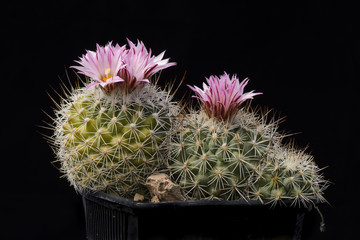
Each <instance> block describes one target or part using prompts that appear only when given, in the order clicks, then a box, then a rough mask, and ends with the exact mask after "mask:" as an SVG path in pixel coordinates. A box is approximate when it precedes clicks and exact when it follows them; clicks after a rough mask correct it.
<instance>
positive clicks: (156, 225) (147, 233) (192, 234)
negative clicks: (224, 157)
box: [83, 192, 311, 240]
mask: <svg viewBox="0 0 360 240" xmlns="http://www.w3.org/2000/svg"><path fill="white" fill-rule="evenodd" d="M83 203H84V208H85V218H86V231H87V237H88V239H90V240H94V239H99V240H120V239H121V240H125V239H126V240H137V239H154V240H155V239H156V240H162V239H171V240H173V239H174V240H176V239H188V240H190V239H193V240H195V239H203V240H204V239H206V240H210V239H296V240H299V239H301V233H302V226H303V221H304V216H305V214H306V213H307V212H309V211H310V210H311V205H309V207H308V208H305V207H302V208H294V207H286V206H277V207H275V208H270V206H269V205H263V204H261V203H260V202H258V201H251V202H249V203H248V202H245V201H207V200H206V201H185V202H160V203H140V202H133V201H131V200H128V199H124V198H120V197H115V196H112V195H108V194H105V193H103V192H97V193H85V194H83Z"/></svg>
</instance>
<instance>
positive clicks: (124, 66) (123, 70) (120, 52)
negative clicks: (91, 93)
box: [72, 39, 176, 93]
mask: <svg viewBox="0 0 360 240" xmlns="http://www.w3.org/2000/svg"><path fill="white" fill-rule="evenodd" d="M128 43H129V47H130V48H129V49H127V48H126V46H125V45H124V46H122V47H120V46H119V45H118V44H116V45H115V46H113V45H112V42H109V43H108V44H107V45H106V46H105V47H102V46H99V45H98V44H96V48H97V49H96V52H93V51H87V52H86V54H85V55H83V56H82V57H80V60H79V61H75V62H76V63H78V64H80V65H81V66H72V68H75V69H77V70H79V73H81V74H84V75H86V76H88V77H90V78H91V79H92V80H93V81H94V82H92V83H90V84H89V86H88V88H90V87H92V86H94V85H100V86H101V87H102V88H104V89H105V91H106V92H111V91H112V90H113V89H115V88H117V87H119V88H123V89H124V90H125V92H128V93H129V92H131V91H133V90H134V89H135V88H136V87H137V86H139V85H142V84H143V83H148V82H149V79H150V78H151V76H153V75H154V74H155V73H157V72H158V71H160V70H162V69H165V68H168V67H170V66H174V65H176V63H169V59H162V58H163V56H164V53H165V51H164V52H162V53H160V54H159V55H158V56H151V49H150V50H149V52H148V51H147V50H146V48H145V45H144V44H143V43H142V42H139V41H138V42H137V45H135V44H134V43H132V42H131V41H130V40H129V39H128ZM118 82H119V84H117V85H115V83H118Z"/></svg>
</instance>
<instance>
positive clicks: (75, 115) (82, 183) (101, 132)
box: [54, 84, 177, 197]
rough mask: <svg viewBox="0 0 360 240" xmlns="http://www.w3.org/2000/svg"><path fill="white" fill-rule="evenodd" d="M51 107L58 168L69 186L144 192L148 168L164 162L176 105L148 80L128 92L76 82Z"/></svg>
mask: <svg viewBox="0 0 360 240" xmlns="http://www.w3.org/2000/svg"><path fill="white" fill-rule="evenodd" d="M68 99H69V100H67V101H64V102H63V103H62V105H61V109H60V110H59V111H57V113H56V132H55V138H54V139H55V145H56V146H57V149H58V150H57V154H58V159H59V161H60V162H61V170H62V172H63V173H65V175H66V176H67V178H68V180H69V181H70V182H71V184H72V185H74V187H75V189H77V190H79V191H83V190H86V189H87V190H101V191H105V192H108V193H112V194H115V195H119V196H123V197H132V196H133V195H134V193H135V192H137V193H142V194H144V195H145V191H144V189H145V188H144V183H145V180H146V178H147V176H148V175H149V174H151V173H152V172H154V171H156V170H159V169H161V168H164V164H165V161H166V156H165V155H166V153H167V149H168V146H169V139H168V134H167V132H168V131H169V130H170V128H171V121H172V117H173V116H174V115H175V114H176V112H177V106H176V105H175V103H173V102H171V96H170V95H169V93H167V92H165V91H160V90H158V89H156V88H155V87H154V86H152V85H149V84H147V85H145V86H144V87H142V88H139V89H136V90H135V91H133V92H132V93H130V94H125V95H124V94H120V93H118V92H114V93H113V94H111V95H107V94H104V92H103V91H101V90H100V88H98V87H96V88H92V89H85V88H81V89H78V90H76V91H74V93H72V95H71V96H69V98H68Z"/></svg>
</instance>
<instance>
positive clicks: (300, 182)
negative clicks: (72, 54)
mask: <svg viewBox="0 0 360 240" xmlns="http://www.w3.org/2000/svg"><path fill="white" fill-rule="evenodd" d="M206 80H207V83H208V85H206V84H205V83H204V85H203V88H204V89H200V88H198V87H191V86H190V88H191V89H192V90H194V91H195V93H196V96H194V97H196V98H198V99H199V100H200V101H201V102H202V108H201V110H200V111H194V110H190V113H189V114H187V115H186V116H185V117H184V118H183V119H181V120H179V122H178V123H177V124H178V126H177V131H176V133H175V134H174V135H173V139H172V142H173V144H172V149H171V156H172V157H171V161H170V170H171V174H172V177H173V179H174V180H175V181H176V182H178V183H179V184H180V185H181V186H182V187H183V189H184V192H185V195H186V197H187V198H188V199H223V200H237V199H243V200H246V201H248V200H260V201H262V202H264V201H266V202H269V203H273V204H276V203H279V202H282V200H284V199H291V200H293V204H294V205H296V204H301V203H302V204H305V203H306V202H309V201H312V200H321V201H324V200H325V199H324V198H323V196H322V194H323V190H324V189H325V188H326V186H327V184H326V181H324V179H323V177H322V176H321V175H320V174H319V171H320V170H319V168H318V167H317V166H316V165H315V163H314V161H313V158H312V157H311V156H310V155H308V154H306V153H305V151H299V150H295V148H294V147H292V146H290V145H289V146H284V145H283V144H282V140H283V138H284V137H285V136H284V135H283V134H280V133H279V132H278V125H279V122H280V121H281V119H280V120H276V119H275V118H273V117H270V114H269V113H270V111H264V112H261V111H253V110H251V108H250V105H248V106H245V107H242V108H240V105H241V104H242V102H244V101H245V100H247V99H251V98H253V96H255V95H257V94H260V93H253V92H248V93H243V90H244V87H245V86H246V84H247V83H248V79H245V80H244V81H243V82H241V83H239V80H238V79H237V77H236V76H233V77H232V78H230V76H229V75H228V74H226V73H225V74H224V75H222V76H220V77H214V76H211V77H210V78H207V79H206Z"/></svg>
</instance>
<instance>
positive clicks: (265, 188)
mask: <svg viewBox="0 0 360 240" xmlns="http://www.w3.org/2000/svg"><path fill="white" fill-rule="evenodd" d="M128 45H129V48H128V47H127V46H125V45H124V46H119V45H117V44H116V45H113V44H112V43H111V42H110V43H109V44H107V45H106V46H104V47H101V46H99V45H97V50H96V52H93V51H87V53H86V54H85V55H83V56H82V57H81V58H80V60H79V61H76V62H77V63H78V64H79V65H80V66H73V68H75V69H77V70H78V71H79V73H81V74H84V75H85V76H87V77H88V78H87V80H89V81H90V82H88V81H87V82H86V84H84V85H85V86H83V87H78V88H71V89H69V90H68V91H67V94H66V96H65V97H63V98H62V101H61V103H60V104H57V105H58V110H56V112H55V118H54V119H53V120H54V123H53V124H52V125H53V128H54V135H53V136H51V142H52V144H53V146H54V150H55V153H56V154H57V158H58V161H59V162H60V165H61V168H60V169H61V171H62V172H63V173H64V175H65V176H66V177H67V179H68V180H69V181H70V183H71V184H72V185H73V186H74V187H75V189H76V190H78V191H80V192H82V191H86V190H94V191H104V192H107V193H111V194H113V195H118V196H122V197H127V198H132V197H133V196H134V195H135V194H136V193H140V194H142V195H145V196H146V195H148V194H147V191H146V188H145V182H146V179H147V177H148V176H149V175H151V174H152V173H156V172H159V171H164V172H167V173H168V174H170V176H171V178H172V179H173V180H174V181H175V182H176V183H178V184H179V185H180V186H181V187H182V189H183V192H184V195H185V197H186V198H187V199H191V200H193V199H222V200H239V199H242V200H245V201H248V200H259V201H261V202H270V203H273V204H274V205H275V204H277V203H281V202H283V200H286V199H289V200H292V203H293V205H301V204H307V203H308V202H314V201H325V199H324V197H323V191H324V190H325V189H326V187H327V185H328V184H327V181H326V180H324V177H323V176H322V174H321V172H320V170H321V169H319V167H318V166H317V165H316V164H315V162H314V160H313V157H312V156H311V155H309V154H307V153H306V152H305V150H298V149H296V148H295V147H294V144H288V145H285V144H284V143H283V138H284V137H285V136H284V135H283V134H281V133H279V131H278V124H279V122H280V120H276V119H275V118H273V117H270V115H271V114H270V111H264V112H262V111H256V110H252V109H251V107H250V105H249V104H248V105H245V107H242V106H241V105H242V103H243V102H245V101H246V100H248V99H252V98H253V97H254V96H256V95H259V94H261V93H254V91H250V92H246V93H244V88H245V86H246V85H247V84H248V82H249V79H245V80H243V81H242V82H240V81H239V79H238V78H237V76H236V75H233V76H231V77H230V75H228V74H227V73H224V74H223V75H221V76H220V77H217V76H210V77H209V78H206V83H204V84H203V89H201V88H199V87H196V86H194V87H191V86H189V87H190V88H191V89H192V90H193V91H194V92H195V96H194V97H196V98H197V99H198V100H199V102H200V103H201V104H202V105H201V109H200V110H193V109H192V108H190V111H189V112H188V113H182V114H179V113H180V109H181V107H180V106H179V104H178V103H176V102H174V101H173V100H172V97H173V95H172V94H170V93H169V91H165V90H161V89H160V88H159V87H158V86H156V83H155V84H154V83H152V82H151V81H150V80H151V79H152V77H153V76H154V74H156V73H157V72H158V71H160V70H162V69H165V68H167V67H170V66H173V65H175V63H169V62H168V59H162V58H163V56H164V52H163V53H161V54H160V55H158V56H152V55H151V51H147V49H146V48H145V46H144V44H143V43H142V42H138V43H137V44H134V43H132V42H131V41H130V40H128ZM65 89H67V88H65Z"/></svg>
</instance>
